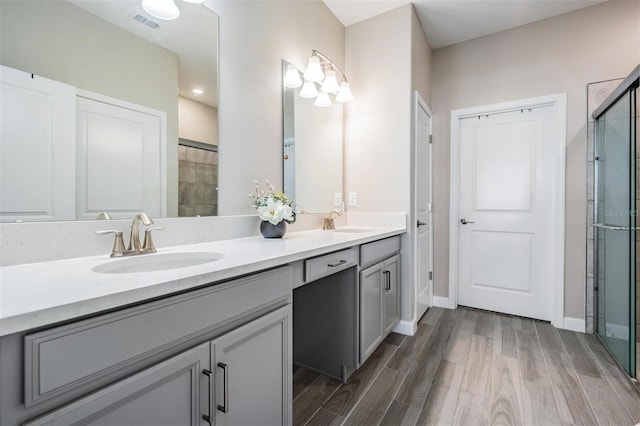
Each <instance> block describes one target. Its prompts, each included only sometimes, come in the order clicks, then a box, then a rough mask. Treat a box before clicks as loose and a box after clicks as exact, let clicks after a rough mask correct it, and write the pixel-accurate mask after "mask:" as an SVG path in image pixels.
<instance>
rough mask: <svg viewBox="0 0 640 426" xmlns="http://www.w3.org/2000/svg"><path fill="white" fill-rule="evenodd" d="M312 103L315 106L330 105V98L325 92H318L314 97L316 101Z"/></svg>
mask: <svg viewBox="0 0 640 426" xmlns="http://www.w3.org/2000/svg"><path fill="white" fill-rule="evenodd" d="M313 104H314V105H315V106H317V107H328V106H331V99H330V98H329V94H328V93H326V92H320V93H318V97H317V98H316V101H315V102H314V103H313Z"/></svg>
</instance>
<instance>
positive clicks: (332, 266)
mask: <svg viewBox="0 0 640 426" xmlns="http://www.w3.org/2000/svg"><path fill="white" fill-rule="evenodd" d="M345 263H347V261H346V260H344V259H342V260H338V261H337V262H331V263H329V264H327V266H328V267H329V268H335V267H337V266H340V265H344V264H345Z"/></svg>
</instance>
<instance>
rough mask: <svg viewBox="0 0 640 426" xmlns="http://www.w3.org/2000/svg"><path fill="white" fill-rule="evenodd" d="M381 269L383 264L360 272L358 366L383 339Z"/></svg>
mask: <svg viewBox="0 0 640 426" xmlns="http://www.w3.org/2000/svg"><path fill="white" fill-rule="evenodd" d="M383 269H384V263H378V264H376V265H374V266H371V267H369V268H367V269H365V270H363V271H361V272H360V364H362V363H364V362H365V360H366V359H367V358H369V355H371V354H372V353H373V351H374V350H375V349H376V348H377V347H378V344H379V343H380V342H381V341H382V339H383V338H384V330H383V324H382V322H383V312H384V311H383V310H382V309H383V299H382V294H383V291H382V289H383V287H384V284H383V280H384V275H383V274H382V270H383Z"/></svg>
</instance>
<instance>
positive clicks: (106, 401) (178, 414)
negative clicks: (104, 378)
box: [25, 343, 210, 426]
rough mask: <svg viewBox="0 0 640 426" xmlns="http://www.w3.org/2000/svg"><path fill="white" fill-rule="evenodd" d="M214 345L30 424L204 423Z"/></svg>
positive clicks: (158, 425) (170, 425) (155, 425)
mask: <svg viewBox="0 0 640 426" xmlns="http://www.w3.org/2000/svg"><path fill="white" fill-rule="evenodd" d="M209 348H210V346H209V343H204V344H201V345H200V346H196V347H195V348H193V349H190V350H187V351H185V352H183V353H181V354H179V355H176V356H174V357H172V358H170V359H168V360H166V361H164V362H161V363H160V364H157V365H155V366H153V367H151V368H148V369H146V370H143V371H141V372H140V373H138V374H135V375H133V376H131V377H129V378H127V379H125V380H122V381H120V382H117V383H115V384H114V385H111V386H108V387H106V388H104V389H102V390H100V391H98V392H95V393H93V394H90V395H88V396H87V397H85V398H82V399H80V400H78V401H76V402H73V403H71V404H69V405H66V406H64V407H61V408H59V409H57V410H55V411H53V412H51V413H49V414H47V415H45V416H43V417H40V418H38V419H35V420H33V421H31V422H28V423H26V424H25V426H37V425H50V426H54V425H61V426H62V425H70V424H83V425H85V424H86V425H110V426H117V425H121V426H130V425H140V426H142V425H149V426H162V425H166V426H175V425H191V426H196V425H202V424H205V422H204V421H203V420H202V408H203V407H206V406H207V403H206V401H207V399H206V398H207V396H208V390H207V388H208V386H207V381H206V378H205V377H204V376H203V374H202V371H203V370H208V369H209V358H210V349H209Z"/></svg>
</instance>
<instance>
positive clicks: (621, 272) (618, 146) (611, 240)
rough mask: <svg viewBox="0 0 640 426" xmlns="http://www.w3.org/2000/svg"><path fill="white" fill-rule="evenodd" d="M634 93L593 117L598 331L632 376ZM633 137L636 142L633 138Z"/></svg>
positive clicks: (633, 371) (633, 365) (634, 232)
mask: <svg viewBox="0 0 640 426" xmlns="http://www.w3.org/2000/svg"><path fill="white" fill-rule="evenodd" d="M634 97H635V95H634V93H633V91H631V92H627V93H626V94H625V95H624V96H622V97H621V98H620V99H619V100H618V101H617V102H616V103H615V104H613V105H612V106H611V107H610V108H609V109H608V110H607V111H606V112H605V113H604V114H603V115H601V116H600V117H598V119H597V121H596V132H597V137H596V188H597V194H596V197H597V208H596V218H597V224H596V225H595V226H596V228H595V231H596V239H597V243H596V250H597V251H596V258H597V263H596V270H597V272H596V273H597V275H596V280H597V287H596V288H597V298H598V300H597V309H598V311H597V333H598V335H599V336H600V338H601V339H602V341H603V343H604V344H605V345H606V346H607V347H608V348H609V350H610V351H611V352H612V353H613V355H614V356H615V357H616V358H617V359H618V361H619V362H620V364H621V365H622V366H623V367H624V369H625V370H626V371H627V373H629V374H630V375H632V376H635V375H636V367H635V363H636V358H635V352H636V345H635V333H636V330H635V326H636V324H635V318H632V317H633V316H635V315H634V313H635V306H634V303H635V281H636V260H635V256H636V253H635V251H636V230H635V229H636V200H635V199H636V197H635V195H636V188H635V187H636V164H635V163H636V161H635V159H636V153H635V151H636V147H635V136H634V130H635V129H634V125H635V119H633V120H632V117H634V116H635V114H634V111H633V109H634V107H635V105H634V103H633V100H634ZM632 140H633V142H634V143H632Z"/></svg>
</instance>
